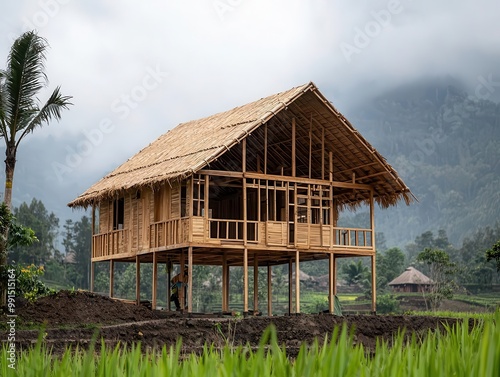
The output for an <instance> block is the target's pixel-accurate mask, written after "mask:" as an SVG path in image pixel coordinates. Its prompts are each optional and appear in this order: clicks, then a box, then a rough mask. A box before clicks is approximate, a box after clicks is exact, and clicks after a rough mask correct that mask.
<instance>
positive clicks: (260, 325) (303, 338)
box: [0, 291, 458, 356]
mask: <svg viewBox="0 0 500 377" xmlns="http://www.w3.org/2000/svg"><path fill="white" fill-rule="evenodd" d="M16 314H17V315H18V321H19V324H20V326H23V325H30V324H44V326H45V333H46V334H44V341H45V343H46V344H47V345H49V346H51V347H53V352H55V353H58V352H62V351H63V350H64V349H65V348H66V347H67V346H73V347H74V346H77V345H78V346H80V347H84V348H85V347H88V345H89V344H91V343H92V341H93V339H95V337H96V336H97V339H99V338H103V339H104V342H105V343H106V344H107V345H109V346H115V345H116V344H118V343H120V344H125V345H127V344H131V343H135V342H138V341H140V342H141V343H142V345H143V347H144V348H147V349H150V348H153V347H161V346H163V345H167V346H170V345H175V343H176V342H177V340H178V339H179V338H182V350H183V352H185V353H190V352H199V351H200V350H201V349H202V346H203V344H204V343H206V342H207V343H211V344H214V345H216V346H223V345H224V344H226V343H228V342H229V343H230V344H233V345H247V344H250V345H251V346H254V347H256V346H258V344H259V341H260V339H261V337H262V333H263V332H264V330H265V329H266V328H267V327H268V326H269V325H270V324H271V323H272V324H274V326H275V327H276V330H277V336H278V341H279V342H280V344H284V345H285V346H286V348H287V353H288V354H289V355H291V356H293V355H294V354H296V353H297V352H298V349H299V347H300V345H301V343H302V342H307V343H310V342H312V341H313V340H314V339H315V338H319V339H320V340H323V339H324V338H325V336H330V335H331V334H332V331H333V329H334V328H335V326H339V325H342V324H343V323H345V324H347V325H348V326H349V327H354V329H355V333H354V334H355V338H354V341H355V343H362V344H363V345H364V346H365V348H366V349H367V350H368V351H369V352H370V351H373V350H374V347H375V344H376V340H377V338H380V339H384V340H387V341H388V342H390V341H391V339H392V337H393V336H394V335H396V334H397V333H398V331H399V330H400V329H403V328H405V329H406V331H407V333H408V334H412V333H416V334H418V335H421V336H425V334H426V333H427V332H428V331H429V330H432V331H435V330H437V329H442V328H443V323H448V324H450V325H452V324H454V323H456V322H457V321H458V320H456V319H449V318H436V317H420V316H380V315H366V316H364V315H348V316H344V317H338V316H333V315H329V314H317V315H309V314H308V315H292V316H279V317H278V316H277V317H247V318H234V317H225V318H216V317H213V316H212V317H207V316H198V315H187V314H185V315H181V314H179V313H175V312H173V313H172V312H170V313H168V312H159V311H151V310H150V309H147V308H145V307H143V306H136V305H132V304H128V303H123V302H120V301H115V300H112V299H110V298H108V297H104V296H101V295H97V294H94V293H90V292H82V291H78V292H68V291H62V292H59V293H57V294H56V295H52V296H48V297H44V298H41V299H39V300H38V301H37V302H35V303H33V304H31V303H26V304H25V305H21V303H19V306H18V307H16ZM2 322H3V323H6V318H3V320H2ZM6 336H7V335H6V333H5V334H0V339H1V340H5V338H6ZM38 336H39V330H38V329H36V330H21V328H19V329H18V331H17V332H16V343H17V344H18V346H19V347H20V348H25V347H30V346H32V345H33V343H34V342H36V339H37V338H38ZM418 338H420V336H419V337H418ZM98 345H99V343H98Z"/></svg>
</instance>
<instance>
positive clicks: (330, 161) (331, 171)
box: [328, 151, 333, 182]
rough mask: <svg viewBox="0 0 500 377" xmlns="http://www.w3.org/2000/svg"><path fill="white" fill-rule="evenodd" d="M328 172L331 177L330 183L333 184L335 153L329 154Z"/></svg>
mask: <svg viewBox="0 0 500 377" xmlns="http://www.w3.org/2000/svg"><path fill="white" fill-rule="evenodd" d="M328 170H329V175H330V182H333V152H332V151H329V152H328Z"/></svg>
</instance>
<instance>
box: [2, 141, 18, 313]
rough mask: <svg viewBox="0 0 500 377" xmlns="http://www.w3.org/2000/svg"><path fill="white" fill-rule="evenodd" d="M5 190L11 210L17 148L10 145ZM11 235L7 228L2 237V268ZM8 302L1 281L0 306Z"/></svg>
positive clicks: (5, 262) (4, 264)
mask: <svg viewBox="0 0 500 377" xmlns="http://www.w3.org/2000/svg"><path fill="white" fill-rule="evenodd" d="M5 155H6V158H5V192H4V198H3V201H4V203H5V204H6V205H7V208H9V210H10V209H11V206H12V181H13V180H14V169H15V167H16V148H15V146H14V147H11V146H8V147H7V150H6V151H5ZM8 236H9V228H8V227H6V228H5V232H4V234H3V235H2V237H0V269H2V270H3V269H5V268H7V238H8ZM6 304H7V286H6V282H5V281H3V279H2V281H1V283H0V306H5V305H6Z"/></svg>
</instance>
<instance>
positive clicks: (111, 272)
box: [109, 259, 115, 298]
mask: <svg viewBox="0 0 500 377" xmlns="http://www.w3.org/2000/svg"><path fill="white" fill-rule="evenodd" d="M114 284H115V261H114V259H110V261H109V297H111V298H112V297H113V294H114Z"/></svg>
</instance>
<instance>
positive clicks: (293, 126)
mask: <svg viewBox="0 0 500 377" xmlns="http://www.w3.org/2000/svg"><path fill="white" fill-rule="evenodd" d="M295 127H296V125H295V118H292V177H295V173H296V171H295V170H296V166H295V163H296V162H295V143H296V140H295Z"/></svg>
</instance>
